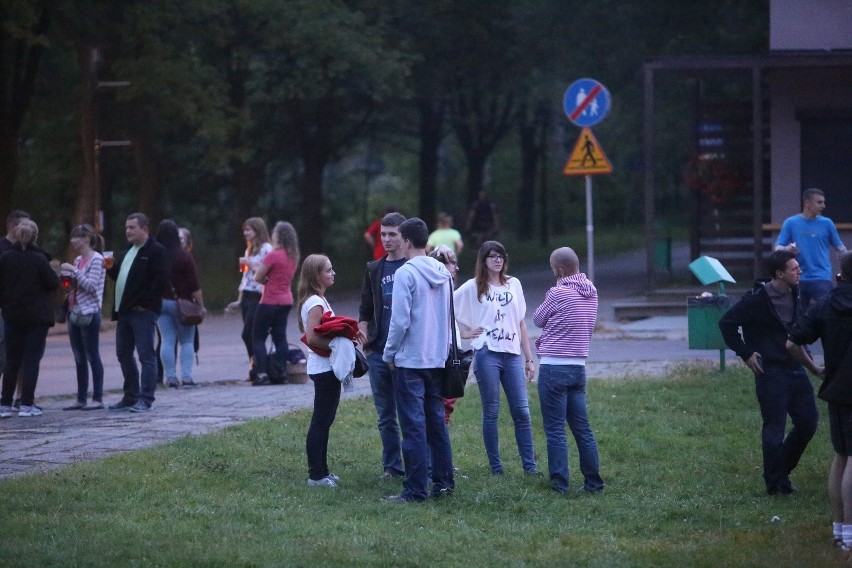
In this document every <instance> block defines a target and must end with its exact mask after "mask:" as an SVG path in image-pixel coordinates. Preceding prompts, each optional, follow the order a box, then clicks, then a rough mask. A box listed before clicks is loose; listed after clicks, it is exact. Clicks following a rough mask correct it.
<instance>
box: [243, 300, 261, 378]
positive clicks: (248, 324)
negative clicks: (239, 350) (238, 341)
mask: <svg viewBox="0 0 852 568" xmlns="http://www.w3.org/2000/svg"><path fill="white" fill-rule="evenodd" d="M259 304H260V292H243V297H242V300H240V312H241V313H242V315H243V333H242V335H241V336H240V337H242V338H243V343H245V346H246V352H247V353H248V356H249V361H250V362H251V365H253V364H254V340H253V339H252V328H253V326H254V313H255V312H256V311H257V306H258V305H259ZM250 368H252V367H250Z"/></svg>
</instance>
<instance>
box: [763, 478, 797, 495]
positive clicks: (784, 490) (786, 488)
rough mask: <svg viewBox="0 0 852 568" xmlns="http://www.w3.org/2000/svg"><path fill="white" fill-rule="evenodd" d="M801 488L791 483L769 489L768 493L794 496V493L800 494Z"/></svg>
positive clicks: (767, 489)
mask: <svg viewBox="0 0 852 568" xmlns="http://www.w3.org/2000/svg"><path fill="white" fill-rule="evenodd" d="M798 492H799V488H798V487H796V486H795V485H793V484H792V483H790V482H789V481H788V482H787V483H785V484H783V485H779V486H777V487H767V488H766V493H768V494H769V495H792V494H794V493H798Z"/></svg>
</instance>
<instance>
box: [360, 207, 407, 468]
mask: <svg viewBox="0 0 852 568" xmlns="http://www.w3.org/2000/svg"><path fill="white" fill-rule="evenodd" d="M404 221H405V217H404V216H403V215H402V214H400V213H388V214H387V215H385V216H384V217H382V222H381V239H382V245H383V246H384V247H385V251H386V252H387V254H386V255H385V256H383V257H382V258H380V259H379V260H374V261H372V262H369V263H367V270H366V271H365V272H364V284H363V286H362V287H361V305H360V307H359V309H358V328H359V329H360V330H361V332H362V333H363V334H364V335H366V336H367V343H365V344H364V351H365V352H366V355H367V361H368V362H369V363H370V388H371V389H372V391H373V402H374V403H375V405H376V414H377V415H378V424H379V436H380V437H381V438H382V467H383V468H384V471H383V473H382V478H383V479H390V478H392V477H402V476H403V475H405V469H404V468H403V464H402V447H401V443H400V437H399V425H398V423H397V417H396V398H395V395H394V391H393V374H392V371H391V370H390V369H389V368H388V366H387V364H386V363H385V362H384V361H382V353H383V352H384V350H385V340H387V337H388V325H389V324H390V319H391V295H392V294H393V278H394V273H396V270H397V268H399V267H400V266H402V265H403V264H405V261H406V258H405V257H404V256H403V255H402V252H401V251H400V246H401V245H402V236H401V235H400V233H399V226H400V225H402V223H403V222H404Z"/></svg>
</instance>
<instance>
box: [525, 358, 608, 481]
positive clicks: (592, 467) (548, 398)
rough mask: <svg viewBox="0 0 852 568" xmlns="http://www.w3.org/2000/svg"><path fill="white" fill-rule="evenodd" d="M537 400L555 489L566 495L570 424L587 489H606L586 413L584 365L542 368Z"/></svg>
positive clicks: (539, 372) (540, 369) (542, 366)
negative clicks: (566, 430) (566, 425)
mask: <svg viewBox="0 0 852 568" xmlns="http://www.w3.org/2000/svg"><path fill="white" fill-rule="evenodd" d="M538 397H539V403H540V404H541V418H542V421H543V422H544V436H545V438H546V439H547V467H548V470H549V472H550V481H551V483H553V488H554V489H555V490H557V491H559V492H560V493H566V492H567V491H568V487H569V477H568V437H567V436H566V435H565V422H566V421H567V422H568V427H569V428H570V429H571V434H572V435H573V436H574V441H575V442H576V444H577V451H578V453H579V454H580V472H582V474H583V477H584V478H585V482H584V484H583V487H584V489H585V490H586V491H591V492H595V491H600V490H601V489H603V487H604V482H603V479H601V476H600V471H599V470H600V463H599V460H598V443H597V441H596V440H595V434H594V433H593V432H592V427H591V425H590V424H589V416H588V413H587V411H586V368H585V367H584V366H582V365H541V366H540V367H539V371H538Z"/></svg>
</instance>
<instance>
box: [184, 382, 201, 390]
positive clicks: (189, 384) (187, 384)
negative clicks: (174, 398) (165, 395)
mask: <svg viewBox="0 0 852 568" xmlns="http://www.w3.org/2000/svg"><path fill="white" fill-rule="evenodd" d="M197 386H198V383H196V382H195V381H183V388H185V389H192V388H195V387H197Z"/></svg>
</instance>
